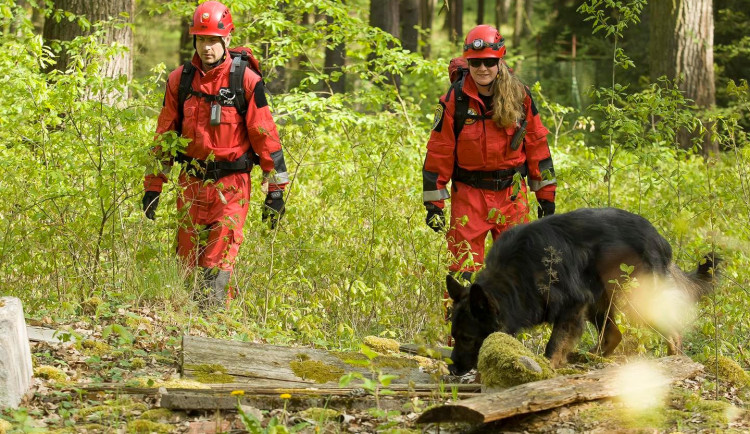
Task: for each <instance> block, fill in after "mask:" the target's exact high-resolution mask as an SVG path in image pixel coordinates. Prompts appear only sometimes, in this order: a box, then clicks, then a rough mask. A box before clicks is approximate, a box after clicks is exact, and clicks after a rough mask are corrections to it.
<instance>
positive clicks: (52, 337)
mask: <svg viewBox="0 0 750 434" xmlns="http://www.w3.org/2000/svg"><path fill="white" fill-rule="evenodd" d="M26 333H27V334H28V335H29V340H30V341H31V342H46V343H48V344H63V345H72V344H73V343H75V341H76V337H75V336H74V335H73V334H72V333H70V332H66V331H58V330H55V329H51V328H47V327H36V326H30V325H27V326H26ZM62 335H67V337H69V339H68V340H67V341H66V342H63V341H62V339H60V338H61V337H62Z"/></svg>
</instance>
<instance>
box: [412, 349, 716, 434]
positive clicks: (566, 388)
mask: <svg viewBox="0 0 750 434" xmlns="http://www.w3.org/2000/svg"><path fill="white" fill-rule="evenodd" d="M654 363H655V364H656V366H657V367H658V370H659V371H660V373H661V376H660V377H659V378H657V379H655V380H652V381H651V382H650V383H649V384H644V385H635V384H632V385H630V387H640V388H641V389H643V390H650V389H653V388H657V387H663V386H666V385H669V384H671V383H673V382H676V381H680V380H684V379H686V378H690V377H692V376H694V375H695V374H697V373H698V372H700V371H702V370H703V365H701V364H699V363H695V362H693V361H692V360H690V359H689V358H687V357H684V356H670V357H664V358H662V359H659V360H656V361H654ZM627 368H628V366H627V365H625V366H616V367H611V368H606V369H602V370H599V371H594V372H589V373H587V374H580V375H567V376H562V377H555V378H551V379H549V380H542V381H536V382H533V383H526V384H521V385H519V386H514V387H511V388H508V389H505V390H503V391H501V392H497V393H491V394H485V395H482V396H478V397H474V398H469V399H466V400H463V401H458V402H455V403H450V404H446V405H441V406H438V407H433V408H431V409H429V410H427V411H425V412H424V413H422V415H420V416H419V418H418V419H417V423H437V422H468V423H471V424H481V423H488V422H493V421H497V420H501V419H505V418H508V417H511V416H516V415H520V414H527V413H534V412H537V411H542V410H548V409H551V408H556V407H561V406H563V405H567V404H571V403H575V402H583V401H592V400H596V399H602V398H610V397H615V396H618V395H620V394H621V393H622V390H621V388H620V385H619V384H618V381H619V377H618V376H619V374H621V373H623V372H625V369H627Z"/></svg>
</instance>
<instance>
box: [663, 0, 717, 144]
mask: <svg viewBox="0 0 750 434" xmlns="http://www.w3.org/2000/svg"><path fill="white" fill-rule="evenodd" d="M650 5H651V9H650V12H651V28H650V32H651V38H650V47H649V48H650V56H649V59H650V70H651V78H652V80H655V79H656V78H658V77H661V76H667V78H669V79H676V78H680V82H679V86H680V90H682V91H683V92H684V93H685V96H686V97H687V98H690V99H692V100H693V101H695V104H696V105H697V106H698V107H699V108H700V109H708V108H710V107H711V106H713V105H714V104H715V103H716V87H715V82H714V70H713V65H714V53H713V45H714V21H713V4H712V0H676V1H673V2H667V1H655V2H651V3H650ZM706 127H707V128H708V129H709V130H710V125H706ZM697 134H698V132H697V131H692V132H682V133H679V134H678V138H679V143H680V146H682V147H685V148H687V147H690V146H691V140H692V139H693V138H694V137H695V136H696V135H697ZM703 152H704V154H708V153H709V152H718V144H717V143H715V142H714V141H713V140H712V139H711V137H710V134H708V133H707V134H706V136H705V137H704V140H703Z"/></svg>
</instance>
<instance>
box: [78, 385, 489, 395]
mask: <svg viewBox="0 0 750 434" xmlns="http://www.w3.org/2000/svg"><path fill="white" fill-rule="evenodd" d="M206 386H208V387H209V389H188V388H177V387H168V388H165V389H166V390H167V393H192V394H198V395H221V394H225V395H230V394H231V392H233V391H236V390H242V391H243V392H245V395H281V394H282V393H288V394H291V395H313V396H330V395H354V394H355V393H356V391H357V390H359V388H357V387H341V388H333V387H330V388H277V387H258V386H255V385H253V386H250V385H248V384H247V383H229V384H207V385H206ZM453 388H455V389H456V392H457V394H458V396H459V397H469V396H471V395H478V394H479V392H480V388H481V387H480V385H479V384H444V385H443V386H442V390H444V393H446V394H452V393H453V392H452V390H453ZM388 389H389V390H392V391H394V392H397V393H402V394H406V395H409V396H429V395H434V394H435V393H436V392H438V391H439V390H440V389H441V386H440V385H439V384H414V385H411V386H410V385H407V384H391V386H390V387H388ZM70 390H81V391H84V392H117V393H122V394H129V395H156V394H158V393H159V388H156V387H134V386H128V385H126V384H125V383H98V384H91V383H88V384H81V383H79V384H76V385H74V386H71V387H70Z"/></svg>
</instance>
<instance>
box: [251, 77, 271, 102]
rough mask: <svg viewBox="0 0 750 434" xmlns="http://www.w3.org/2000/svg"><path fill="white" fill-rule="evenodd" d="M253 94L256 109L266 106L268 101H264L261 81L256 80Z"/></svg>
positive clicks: (264, 95) (264, 91)
mask: <svg viewBox="0 0 750 434" xmlns="http://www.w3.org/2000/svg"><path fill="white" fill-rule="evenodd" d="M253 93H254V94H255V106H256V107H258V108H263V107H265V106H267V105H268V101H267V100H266V89H265V88H264V87H263V80H258V83H257V84H256V85H255V90H254V91H253Z"/></svg>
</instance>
